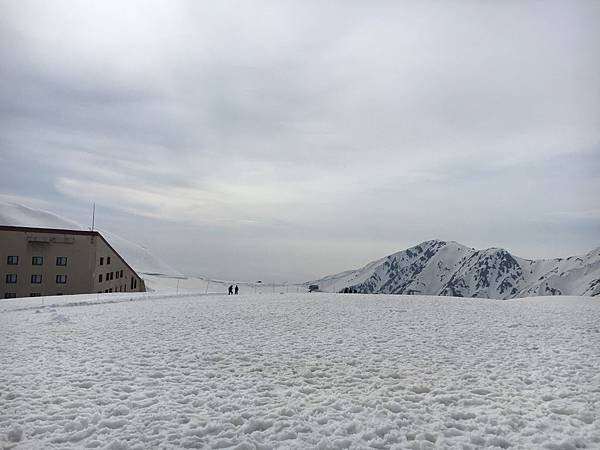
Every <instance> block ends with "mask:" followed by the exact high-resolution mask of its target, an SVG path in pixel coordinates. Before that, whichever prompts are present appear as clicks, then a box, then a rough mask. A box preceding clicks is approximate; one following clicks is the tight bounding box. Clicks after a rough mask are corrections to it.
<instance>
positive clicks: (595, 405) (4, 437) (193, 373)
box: [0, 294, 600, 450]
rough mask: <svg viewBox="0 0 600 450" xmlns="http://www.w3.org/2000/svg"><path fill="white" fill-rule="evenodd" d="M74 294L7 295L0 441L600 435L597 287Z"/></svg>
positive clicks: (521, 445)
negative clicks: (478, 293) (530, 292)
mask: <svg viewBox="0 0 600 450" xmlns="http://www.w3.org/2000/svg"><path fill="white" fill-rule="evenodd" d="M77 297H78V298H77V301H76V302H71V303H69V302H67V300H68V297H62V298H61V299H60V300H61V302H63V303H62V304H58V303H52V302H50V301H47V302H46V303H45V306H43V307H42V306H40V305H39V304H35V303H32V301H33V300H32V301H31V302H29V303H28V302H27V301H26V302H24V303H23V304H22V307H20V308H15V307H14V305H15V304H16V302H14V301H13V302H9V303H8V304H4V303H2V305H10V307H4V308H3V309H0V367H2V370H1V371H0V446H2V447H3V448H6V449H10V448H17V449H37V448H40V449H42V448H44V449H52V448H57V449H58V448H60V449H63V448H107V449H113V450H116V449H149V448H161V449H162V448H167V449H170V448H173V449H174V448H230V449H239V450H241V449H269V448H290V449H306V448H322V449H336V448H340V449H341V448H352V449H365V448H380V449H386V448H398V449H415V450H416V449H435V448H442V449H443V448H448V449H477V448H492V449H507V448H509V449H536V448H540V449H549V450H569V449H576V448H589V449H594V448H595V449H597V448H600V418H599V412H600V410H599V405H600V372H599V371H598V368H599V367H600V302H598V300H597V299H592V298H580V297H552V298H550V297H545V298H544V297H543V298H535V299H520V300H511V301H494V300H475V299H457V298H448V297H442V298H438V297H415V296H385V295H364V296H363V295H336V294H287V295H280V294H276V295H260V296H259V295H240V296H237V297H235V296H230V297H228V296H223V295H220V296H217V295H212V296H211V295H209V296H186V297H174V296H171V297H160V296H159V297H157V296H154V297H144V296H138V297H136V298H134V299H132V300H130V299H129V298H126V297H123V298H118V299H117V298H114V301H113V302H111V303H102V302H98V297H97V296H95V295H92V296H87V297H85V296H77ZM103 298H104V297H103ZM49 303H50V306H48V304H49Z"/></svg>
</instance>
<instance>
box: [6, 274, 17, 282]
mask: <svg viewBox="0 0 600 450" xmlns="http://www.w3.org/2000/svg"><path fill="white" fill-rule="evenodd" d="M16 282H17V274H16V273H7V274H6V284H15V283H16Z"/></svg>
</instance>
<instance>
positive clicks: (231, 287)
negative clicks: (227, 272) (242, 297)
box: [227, 284, 233, 295]
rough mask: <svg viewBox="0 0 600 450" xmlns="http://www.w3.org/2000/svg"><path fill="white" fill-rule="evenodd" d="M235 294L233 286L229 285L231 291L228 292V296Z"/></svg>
mask: <svg viewBox="0 0 600 450" xmlns="http://www.w3.org/2000/svg"><path fill="white" fill-rule="evenodd" d="M231 294H233V284H230V285H229V290H228V291H227V295H231Z"/></svg>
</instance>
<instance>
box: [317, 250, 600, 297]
mask: <svg viewBox="0 0 600 450" xmlns="http://www.w3.org/2000/svg"><path fill="white" fill-rule="evenodd" d="M311 284H318V285H319V286H320V288H321V289H322V290H324V291H329V292H332V291H333V292H340V291H343V290H344V289H345V288H346V289H349V290H351V291H356V292H359V293H378V294H415V295H416V294H419V295H448V296H456V297H480V298H496V299H510V298H519V297H530V296H539V295H585V296H597V295H600V247H599V248H596V249H595V250H592V251H591V252H589V253H587V254H586V255H583V256H571V257H569V258H556V259H544V260H528V259H524V258H519V257H517V256H513V255H511V254H510V253H509V252H508V251H506V250H504V249H501V248H488V249H484V250H476V249H473V248H469V247H466V246H464V245H461V244H459V243H457V242H453V241H449V242H448V241H441V240H431V241H426V242H423V243H421V244H419V245H416V246H414V247H411V248H409V249H406V250H403V251H400V252H398V253H394V254H392V255H389V256H386V257H384V258H382V259H379V260H377V261H373V262H371V263H369V264H367V265H366V266H365V267H363V268H361V269H357V270H351V271H346V272H342V273H340V274H336V275H330V276H328V277H325V278H322V279H320V280H315V281H312V282H311Z"/></svg>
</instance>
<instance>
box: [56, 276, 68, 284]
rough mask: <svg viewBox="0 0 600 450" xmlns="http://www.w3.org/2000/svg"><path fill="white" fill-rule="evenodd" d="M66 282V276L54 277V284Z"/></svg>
mask: <svg viewBox="0 0 600 450" xmlns="http://www.w3.org/2000/svg"><path fill="white" fill-rule="evenodd" d="M66 282H67V276H66V275H56V284H65V283H66Z"/></svg>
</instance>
